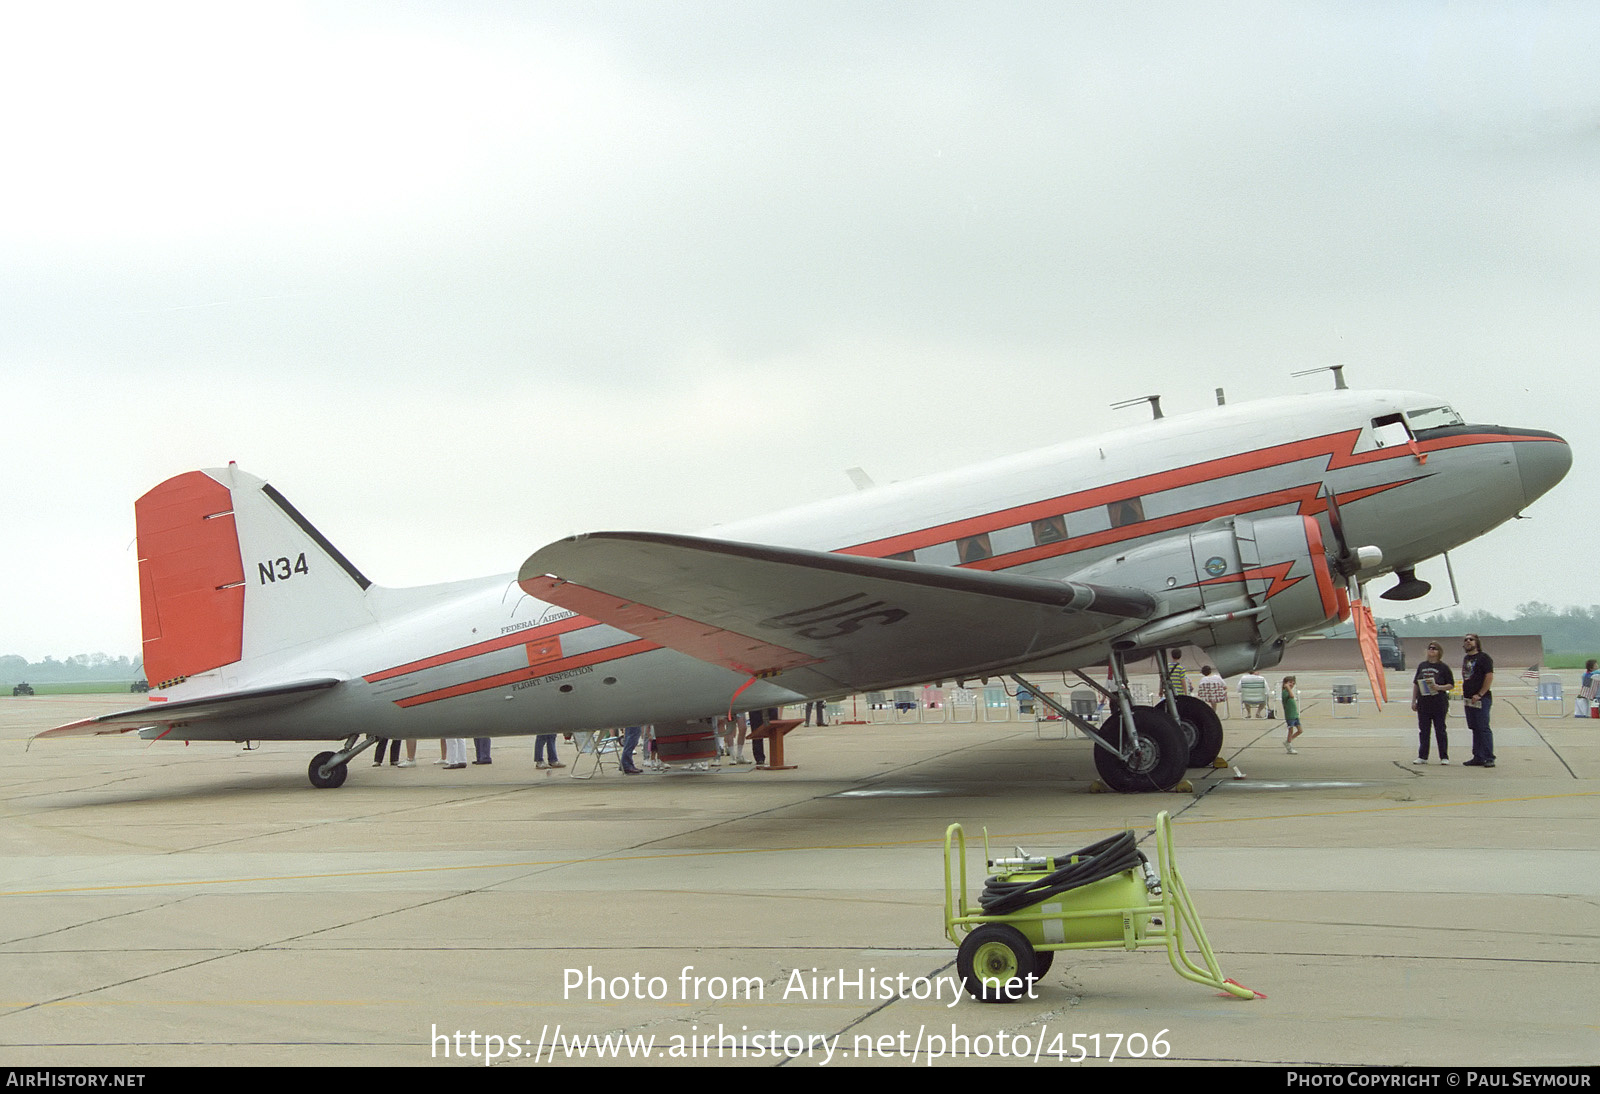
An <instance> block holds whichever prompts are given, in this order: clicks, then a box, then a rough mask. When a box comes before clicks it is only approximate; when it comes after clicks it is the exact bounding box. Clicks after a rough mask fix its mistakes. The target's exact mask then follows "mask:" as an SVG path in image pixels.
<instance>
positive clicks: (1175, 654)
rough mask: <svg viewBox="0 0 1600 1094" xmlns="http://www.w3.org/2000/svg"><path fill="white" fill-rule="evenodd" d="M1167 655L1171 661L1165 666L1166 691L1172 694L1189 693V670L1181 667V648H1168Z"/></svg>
mask: <svg viewBox="0 0 1600 1094" xmlns="http://www.w3.org/2000/svg"><path fill="white" fill-rule="evenodd" d="M1167 656H1168V657H1170V658H1172V663H1171V664H1170V665H1168V666H1167V667H1166V670H1165V673H1164V678H1165V680H1166V682H1167V691H1169V692H1170V693H1171V694H1173V695H1175V696H1176V695H1188V694H1189V670H1188V669H1186V668H1184V667H1183V650H1182V649H1174V650H1168V651H1167Z"/></svg>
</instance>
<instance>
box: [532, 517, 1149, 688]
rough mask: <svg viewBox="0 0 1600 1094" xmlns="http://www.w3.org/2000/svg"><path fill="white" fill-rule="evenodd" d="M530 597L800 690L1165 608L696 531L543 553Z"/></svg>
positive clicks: (902, 671) (960, 658)
mask: <svg viewBox="0 0 1600 1094" xmlns="http://www.w3.org/2000/svg"><path fill="white" fill-rule="evenodd" d="M518 582H519V584H520V585H521V587H522V589H523V590H524V591H525V592H527V593H528V594H529V595H530V596H534V597H537V598H539V599H541V600H544V601H547V602H549V603H553V604H558V605H560V606H562V607H565V608H570V609H572V610H573V611H577V612H580V613H582V614H583V615H586V616H588V617H589V618H591V619H596V620H598V621H600V622H603V623H608V624H610V625H612V626H615V627H618V628H620V629H622V630H625V631H628V632H629V633H631V634H636V635H638V636H640V637H641V638H647V639H650V640H651V641H654V642H658V643H660V644H661V645H663V646H667V647H670V648H672V649H676V650H679V651H680V652H683V653H686V654H689V655H690V656H693V657H696V658H699V659H700V660H703V661H708V662H711V663H712V664H717V665H722V666H723V667H725V668H728V669H731V670H733V671H736V672H739V673H743V674H746V675H750V676H777V675H780V674H781V675H783V676H784V677H785V679H786V680H792V681H793V682H794V684H795V685H796V686H798V687H800V688H801V690H804V691H807V692H810V693H822V692H825V691H827V690H860V689H867V688H880V687H888V686H894V685H896V684H901V683H911V682H920V681H927V680H948V679H961V678H970V677H975V676H979V675H983V674H985V673H994V672H997V671H999V670H1001V669H1004V668H1006V667H1009V666H1015V665H1020V664H1025V663H1028V662H1033V661H1039V660H1041V659H1044V658H1049V657H1054V656H1057V655H1060V654H1065V653H1068V652H1070V651H1072V650H1074V649H1090V648H1094V647H1097V646H1098V645H1100V644H1102V643H1103V642H1105V641H1106V640H1107V639H1108V638H1109V637H1111V636H1114V635H1115V634H1117V633H1120V632H1122V631H1125V630H1129V629H1132V628H1133V627H1134V626H1136V625H1138V623H1140V622H1143V621H1145V620H1147V619H1149V618H1151V617H1152V616H1154V615H1155V614H1156V613H1157V611H1158V609H1159V602H1158V601H1157V599H1156V598H1155V597H1154V596H1152V595H1150V594H1149V593H1146V592H1144V591H1143V590H1139V589H1130V588H1115V587H1108V586H1103V585H1089V584H1085V583H1082V582H1070V581H1055V580H1049V579H1045V578H1035V577H1025V576H1016V575H1010V574H1003V573H987V572H980V571H974V570H965V569H959V568H955V567H943V566H927V565H922V564H919V563H914V562H898V561H890V560H887V559H875V558H861V557H858V556H853V555H838V554H830V553H827V552H822V551H806V550H800V549H796V548H787V547H770V546H765V545H759V544H746V543H732V542H727V541H723V540H713V539H704V538H699V537H693V536H676V535H665V534H656V533H643V532H601V533H594V534H590V535H586V536H575V537H572V538H570V539H565V540H561V541H558V542H556V543H552V544H550V545H549V546H547V547H544V548H542V549H540V550H539V551H536V552H535V553H534V554H533V555H532V556H530V557H529V558H528V560H527V561H526V562H525V563H523V566H522V569H521V572H520V573H519V574H518Z"/></svg>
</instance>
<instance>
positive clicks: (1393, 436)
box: [1372, 414, 1411, 448]
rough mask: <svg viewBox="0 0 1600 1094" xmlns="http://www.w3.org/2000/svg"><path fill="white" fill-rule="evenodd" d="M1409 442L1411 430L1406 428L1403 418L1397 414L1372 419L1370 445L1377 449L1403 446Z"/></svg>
mask: <svg viewBox="0 0 1600 1094" xmlns="http://www.w3.org/2000/svg"><path fill="white" fill-rule="evenodd" d="M1410 440H1411V430H1410V429H1409V428H1408V427H1407V426H1406V420H1405V418H1403V417H1402V416H1400V415H1399V414H1385V415H1384V416H1383V417H1381V418H1374V419H1372V443H1373V444H1374V445H1376V446H1377V447H1378V448H1388V447H1390V446H1391V445H1397V444H1405V443H1407V442H1408V441H1410Z"/></svg>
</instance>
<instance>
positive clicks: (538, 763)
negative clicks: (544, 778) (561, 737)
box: [533, 733, 567, 771]
mask: <svg viewBox="0 0 1600 1094" xmlns="http://www.w3.org/2000/svg"><path fill="white" fill-rule="evenodd" d="M533 766H534V770H536V771H543V770H547V769H548V770H557V771H558V770H560V769H561V768H563V767H566V766H567V765H566V764H564V763H561V762H560V761H558V760H557V759H556V735H555V734H554V733H537V734H535V735H534V738H533Z"/></svg>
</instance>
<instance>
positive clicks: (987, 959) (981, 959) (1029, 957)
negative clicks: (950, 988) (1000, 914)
mask: <svg viewBox="0 0 1600 1094" xmlns="http://www.w3.org/2000/svg"><path fill="white" fill-rule="evenodd" d="M1044 956H1045V957H1049V956H1050V955H1049V954H1045V955H1044ZM1047 967H1048V966H1047ZM1037 969H1038V958H1037V956H1036V955H1035V954H1034V952H1033V945H1032V944H1031V943H1030V942H1029V941H1028V940H1027V939H1026V938H1024V937H1023V935H1022V932H1021V931H1019V930H1017V929H1016V928H1015V927H1007V926H1005V925H1004V924H1002V923H985V924H984V925H983V926H981V927H979V928H977V929H976V930H974V931H973V932H972V933H971V934H969V935H967V937H966V938H965V939H963V940H962V942H961V948H960V949H959V950H957V951H956V972H957V973H959V974H960V975H961V983H962V984H963V985H965V986H966V989H967V992H968V993H969V994H970V995H971V996H972V997H973V998H974V999H980V1000H982V1001H983V1002H985V1003H1015V1002H1016V1001H1017V1000H1018V999H1022V998H1024V997H1025V996H1026V995H1027V994H1028V988H1029V987H1030V986H1031V985H1032V981H1033V980H1034V978H1035V976H1038V975H1043V974H1042V973H1039V972H1036V971H1035V970H1037Z"/></svg>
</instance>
